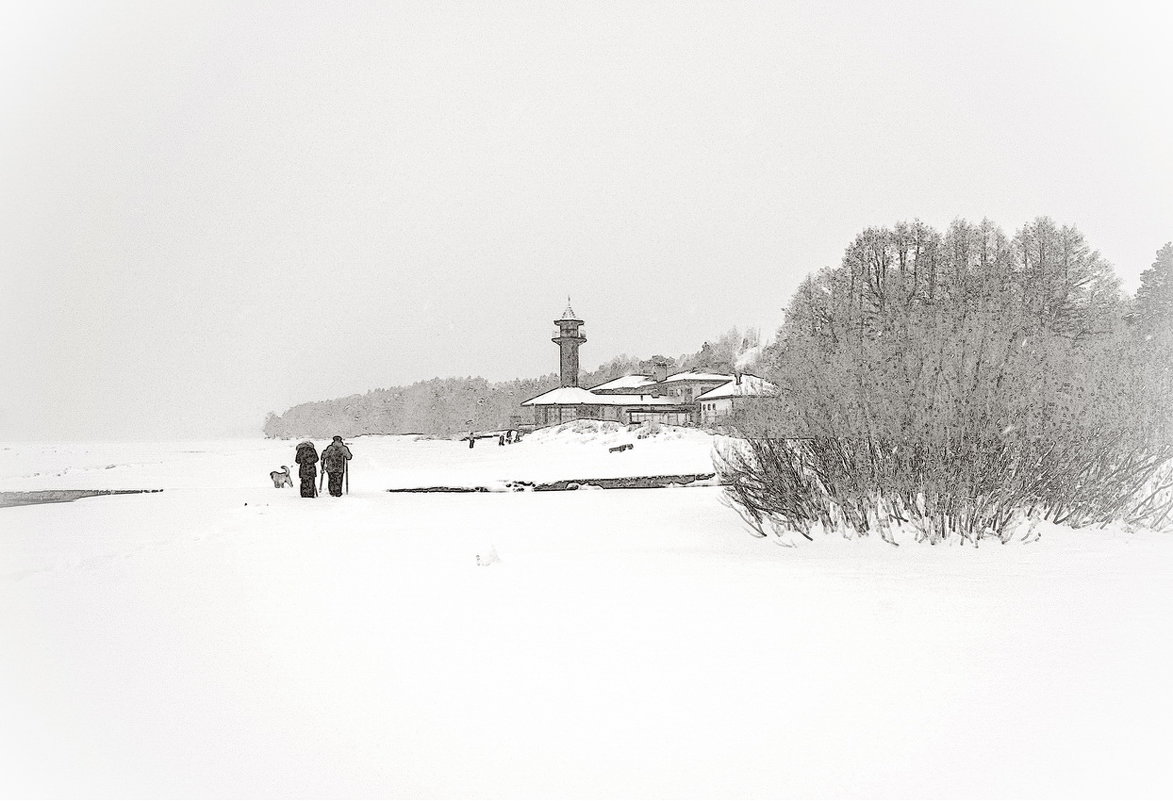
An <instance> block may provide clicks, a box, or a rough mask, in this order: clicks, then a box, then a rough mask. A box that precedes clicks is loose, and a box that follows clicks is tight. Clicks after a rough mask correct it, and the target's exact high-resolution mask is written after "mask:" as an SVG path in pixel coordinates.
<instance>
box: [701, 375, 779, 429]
mask: <svg viewBox="0 0 1173 801" xmlns="http://www.w3.org/2000/svg"><path fill="white" fill-rule="evenodd" d="M777 390H778V388H777V386H775V385H774V384H771V383H770V382H769V381H767V380H766V379H764V378H759V377H758V376H756V375H752V374H750V373H742V374H739V375H736V376H734V378H733V380H732V381H727V382H725V383H724V384H722V385H721V386H719V387H717V388H716V389H711V390H709V391H708V392H706V393H704V394H703V395H699V396H697V399H696V402H697V406H698V407H699V408H698V411H699V413H700V418H699V419H700V422H701V425H711V424H713V423H716V422H719V421H720V420H722V419H723V418H726V417H728V416H729V415H731V414H733V413H734V412H735V411H737V410H738V408H739V407H740V406H744V404H745V403H746V399H747V398H760V397H764V396H768V395H773V394H774V393H775V392H777Z"/></svg>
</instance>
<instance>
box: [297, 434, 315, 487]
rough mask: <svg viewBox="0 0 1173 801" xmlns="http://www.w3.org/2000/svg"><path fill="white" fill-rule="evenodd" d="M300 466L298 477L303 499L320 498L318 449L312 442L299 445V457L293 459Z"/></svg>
mask: <svg viewBox="0 0 1173 801" xmlns="http://www.w3.org/2000/svg"><path fill="white" fill-rule="evenodd" d="M293 461H294V462H296V463H297V464H298V465H300V466H299V468H298V471H297V477H298V478H300V479H301V497H303V498H316V497H317V496H318V490H317V487H315V486H314V485H315V484H316V483H317V482H316V481H315V479H317V477H318V449H317V448H315V447H314V443H312V442H310V441H308V440H307V441H305V442H299V443H297V455H296V456H295V457H294V459H293Z"/></svg>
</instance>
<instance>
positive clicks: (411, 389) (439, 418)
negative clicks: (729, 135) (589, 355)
mask: <svg viewBox="0 0 1173 801" xmlns="http://www.w3.org/2000/svg"><path fill="white" fill-rule="evenodd" d="M760 344H761V343H760V334H759V332H758V331H757V330H756V329H753V328H750V329H747V330H745V331H741V330H739V329H737V328H732V329H730V330H729V331H727V332H726V333H725V334H723V335H722V336H720V337H719V338H718V339H717V340H716V341H713V342H705V343H704V345H702V346H701V348H700V349H699V350H697V351H696V352H695V353H688V354H684V355H682V356H680V357H678V358H673V357H671V356H662V355H659V354H654V355H652V356H651V357H649V358H647V359H639V358H635V357H632V356H627V355H626V354H625V355H622V356H616V357H615V358H613V359H611V360H610V361H608V362H606V363H605V364H602V365H600V366H599V367H598V369H596V370H593V371H590V372H584V373H581V374H580V376H579V384H580V386H583V387H592V386H595V385H597V384H601V383H603V382H604V381H609V380H611V379H612V378H618V377H619V376H623V375H628V374H631V373H646V374H650V373H651V372H652V363H653V361H655V360H657V359H663V360H664V361H666V362H667V363H668V369H669V370H670V371H674V370H688V369H703V370H712V371H715V372H732V371H733V369H734V366H735V364H736V363H738V362H739V361H740V362H741V365H740V366H741V367H743V368H744V367H746V365H752V361H753V358H754V356H755V355H756V354H757V353H758V351H759V349H760ZM557 386H558V375H557V373H549V374H547V375H544V376H541V377H539V378H520V379H515V380H513V381H498V382H489V381H486V380H485V379H483V378H479V377H467V378H433V379H431V380H428V381H419V382H416V383H414V384H411V385H409V386H401V387H388V388H385V389H384V388H380V389H373V390H370V391H369V392H366V393H364V394H361V395H348V396H346V397H344V398H333V399H331V400H322V401H311V402H308V403H301V404H298V405H297V406H294V407H293V408H291V409H288V410H287V411H286V412H285V413H284V414H276V413H273V412H270V413H269V414H268V416H267V417H266V418H265V425H264V432H265V436H266V437H270V438H295V437H328V436H333V435H334V434H341V435H343V436H356V435H358V434H429V435H434V436H443V437H447V436H453V435H456V434H460V433H461V432H467V431H485V430H494V429H498V428H503V427H505V426H508V425H509V422H510V418H511V417H512V416H513V415H518V414H521V413H522V412H523V411H524V410H523V409H522V408H521V402H522V401H524V400H528V399H529V398H532V397H534V396H536V395H540V394H542V393H543V392H546V391H547V390H550V389H554V388H555V387H557Z"/></svg>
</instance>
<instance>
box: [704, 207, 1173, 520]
mask: <svg viewBox="0 0 1173 801" xmlns="http://www.w3.org/2000/svg"><path fill="white" fill-rule="evenodd" d="M1162 254H1163V255H1162ZM1171 268H1173V249H1171V248H1168V247H1167V248H1165V249H1163V250H1162V252H1161V254H1159V257H1158V262H1157V264H1155V265H1154V267H1153V269H1152V270H1150V271H1149V272H1147V273H1146V274H1145V276H1146V278H1145V283H1144V286H1143V287H1142V291H1141V292H1139V293H1138V297H1137V299H1136V301H1129V299H1128V298H1126V297H1125V296H1123V295H1122V294H1121V293H1120V292H1119V290H1118V288H1117V284H1116V280H1115V278H1114V276H1113V275H1112V272H1111V269H1110V268H1109V266H1108V265H1107V264H1106V262H1104V260H1103V259H1102V258H1101V257H1100V256H1099V254H1098V253H1095V252H1093V251H1092V250H1091V249H1090V248H1089V247H1088V246H1087V244H1086V243H1085V242H1084V239H1083V237H1082V235H1080V233H1079V232H1078V231H1076V230H1075V229H1073V228H1069V227H1062V228H1061V227H1057V226H1056V225H1055V224H1054V223H1052V222H1051V221H1050V220H1047V219H1040V220H1037V221H1035V222H1033V223H1031V224H1029V225H1027V226H1025V227H1024V228H1023V229H1022V230H1020V231H1019V232H1018V233H1017V234H1016V235H1015V236H1014V238H1013V239H1010V238H1007V237H1006V236H1005V235H1004V234H1003V233H1002V232H1001V231H1000V230H999V229H998V228H997V227H996V226H994V225H993V224H991V223H990V222H988V221H984V222H982V223H981V224H980V225H972V224H969V223H966V222H956V223H954V224H953V225H952V226H951V227H950V229H949V230H948V231H947V232H946V233H945V234H944V235H941V234H938V233H937V232H935V231H933V230H932V229H930V228H928V227H927V226H924V225H922V224H920V223H914V224H911V225H908V224H900V225H897V226H895V227H893V228H891V229H869V230H867V231H865V232H863V233H862V234H860V235H859V236H858V237H857V238H856V240H855V241H854V242H853V243H852V245H851V246H850V247H849V248H848V249H847V251H846V253H845V255H844V259H843V262H842V264H841V265H840V266H839V267H838V268H835V269H827V270H824V271H822V272H820V273H819V274H817V275H815V276H811V277H809V278H808V279H807V280H806V281H805V282H804V283H803V285H802V286H801V288H800V290H799V292H798V293H796V295H795V297H794V298H793V300H792V301H791V303H790V306H789V308H788V310H787V318H786V322H785V324H784V326H783V328H782V330H781V331H780V332H779V337H778V340H777V342H776V343H775V344H774V346H773V347H772V348H771V349H770V351H769V352H768V353H767V355H766V359H765V361H766V363H767V364H768V372H769V374H770V377H771V379H772V380H774V381H775V382H776V383H778V385H779V386H781V387H783V388H784V391H783V392H782V393H781V394H780V395H779V397H777V398H774V399H771V400H768V401H764V402H762V403H761V404H758V405H757V406H756V407H754V408H753V409H752V410H750V411H748V412H747V413H745V414H743V415H742V416H741V418H740V419H739V420H738V421H737V422H738V426H739V428H740V429H741V432H742V433H743V434H744V436H745V439H744V440H743V442H742V443H741V444H740V445H737V446H732V447H730V448H729V449H728V450H727V451H726V452H725V453H724V455H723V460H722V462H723V464H722V472H723V474H724V478H725V481H726V482H727V486H728V493H729V497H730V499H731V500H732V501H733V503H734V504H735V506H736V507H737V508H738V509H739V511H741V512H742V514H743V516H745V518H746V519H747V521H749V522H750V523H751V525H753V526H754V528H755V529H756V530H757V531H758V532H759V533H763V534H764V533H766V532H767V531H768V530H771V529H778V530H783V529H786V530H798V531H801V532H804V533H809V532H810V531H811V529H812V528H814V527H815V526H820V525H821V526H823V527H825V528H837V529H843V530H848V531H854V532H857V533H868V532H871V531H879V532H880V533H881V534H885V532H886V531H887V529H888V527H889V526H891V525H896V524H906V525H909V526H912V527H914V528H916V529H917V530H918V531H919V532H920V536H921V537H923V538H925V539H928V540H931V541H938V540H940V539H942V538H944V537H947V536H949V535H951V534H957V535H959V536H961V537H964V538H969V539H977V538H980V537H983V536H990V535H993V536H998V537H1000V538H1006V537H1008V536H1010V535H1011V533H1012V531H1013V530H1014V528H1015V527H1016V525H1017V524H1018V523H1019V522H1021V521H1023V520H1026V519H1030V518H1039V517H1041V518H1047V519H1051V520H1055V521H1058V522H1066V523H1070V524H1072V525H1088V524H1095V523H1107V522H1111V521H1117V520H1124V521H1129V522H1134V523H1138V524H1145V525H1153V526H1159V525H1165V524H1167V523H1169V522H1171V521H1170V506H1171V505H1173V496H1171V494H1170V492H1169V491H1168V490H1169V488H1167V487H1163V485H1160V484H1159V483H1158V484H1154V481H1158V480H1159V476H1160V474H1161V473H1160V471H1161V469H1162V465H1165V464H1166V463H1167V462H1169V460H1170V459H1171V458H1173V436H1171V433H1173V427H1171V425H1170V422H1171V421H1170V414H1169V406H1168V398H1169V397H1170V396H1169V394H1168V393H1169V390H1170V381H1169V378H1170V369H1169V365H1170V353H1171V349H1170V345H1171V344H1173V342H1170V339H1169V335H1168V332H1169V328H1170V316H1169V315H1168V313H1167V309H1168V308H1173V304H1170V303H1169V302H1168V295H1169V291H1170V287H1171V285H1173V282H1169V281H1168V280H1167V278H1168V275H1169V273H1170V270H1171ZM1163 310H1164V311H1163Z"/></svg>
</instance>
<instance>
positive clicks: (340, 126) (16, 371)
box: [0, 0, 1173, 440]
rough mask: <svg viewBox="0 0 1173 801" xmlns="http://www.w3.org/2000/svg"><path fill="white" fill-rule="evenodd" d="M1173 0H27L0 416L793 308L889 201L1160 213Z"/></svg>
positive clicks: (15, 80)
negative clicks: (796, 0)
mask: <svg viewBox="0 0 1173 801" xmlns="http://www.w3.org/2000/svg"><path fill="white" fill-rule="evenodd" d="M1171 23H1173V4H1169V3H1158V4H1153V5H1127V4H1122V3H1119V2H1113V3H1104V4H1098V5H1086V6H1084V5H1078V4H1071V3H1062V4H1048V5H1032V4H1025V3H1019V2H1014V3H1008V4H1004V5H1000V4H981V5H978V4H960V3H944V2H941V3H883V4H880V3H863V2H860V3H842V4H832V3H809V4H782V3H728V2H720V3H706V4H698V3H678V2H673V3H649V2H640V3H634V2H633V3H622V4H620V3H604V2H598V1H597V0H591V2H583V3H573V4H572V3H562V2H559V3H549V2H540V3H538V2H535V3H490V2H482V3H467V4H440V3H431V2H426V3H418V4H415V3H357V2H354V3H288V2H273V3H243V2H232V3H223V4H215V3H208V2H199V3H196V2H191V3H186V4H179V3H165V4H164V3H92V2H86V3H79V4H76V5H75V4H66V5H63V4H55V3H46V2H28V3H9V4H6V5H3V6H2V7H0V104H2V106H0V109H2V110H0V299H2V301H3V311H2V312H0V369H3V373H4V382H3V385H2V386H3V388H2V389H0V439H6V440H27V439H72V438H78V439H101V438H115V437H118V438H121V437H132V438H152V437H176V436H219V435H225V434H235V433H250V434H251V433H259V427H260V424H261V421H262V419H263V416H264V414H265V412H267V411H269V410H274V411H278V412H280V411H283V410H284V409H286V408H287V407H288V406H290V405H293V404H295V403H298V402H301V401H305V400H319V399H324V398H329V397H336V396H339V395H345V394H350V393H354V392H363V391H366V390H368V389H372V388H375V387H381V386H382V387H385V386H392V385H395V384H403V383H410V382H412V381H416V380H420V379H426V378H430V377H433V376H437V375H439V376H450V375H483V376H485V377H486V378H489V379H493V380H495V379H504V378H513V377H518V376H534V375H539V374H542V373H546V372H553V371H555V370H556V369H557V348H556V347H555V346H554V345H553V344H551V343H550V341H549V332H550V329H552V328H553V325H552V320H553V319H554V318H555V317H556V316H558V313H559V312H561V311H562V308H563V306H564V305H565V301H566V295H567V294H570V295H571V296H572V298H573V302H574V307H575V310H576V311H577V312H578V313H579V315H580V316H581V317H583V318H585V319H586V321H587V325H586V331H587V333H588V336H589V338H590V340H589V342H588V343H587V344H586V345H585V346H584V347H583V351H582V358H583V366H584V367H586V368H593V367H595V366H596V365H598V364H599V363H601V362H603V361H605V360H606V359H609V358H610V357H612V356H614V355H616V354H619V353H624V352H626V353H630V354H632V355H640V356H647V355H650V354H652V353H654V352H662V353H668V354H673V355H675V354H679V353H682V352H685V351H691V350H695V349H696V348H697V347H699V345H700V344H701V342H703V341H704V340H705V339H707V338H713V337H716V336H717V335H719V334H720V333H721V332H723V331H725V330H727V329H728V328H730V327H731V326H734V325H737V326H740V327H744V326H760V327H762V328H763V329H765V332H772V331H773V330H774V329H775V328H776V326H777V325H778V323H779V322H780V320H781V314H780V309H781V308H782V307H783V306H784V305H785V303H786V301H787V298H788V297H789V295H790V293H791V291H792V290H793V288H794V287H795V285H796V284H797V282H798V281H799V280H800V279H801V278H802V276H803V275H804V274H805V273H806V272H808V271H810V270H813V269H817V268H819V267H822V266H824V265H827V264H833V263H837V262H838V261H839V258H840V256H841V254H842V251H843V248H844V247H845V246H846V245H847V244H848V243H849V242H850V240H851V238H852V237H853V236H854V235H855V234H856V233H857V232H858V231H860V230H862V229H863V228H865V227H867V226H870V225H887V224H891V223H894V222H896V221H897V220H901V219H912V218H914V217H919V218H921V219H923V220H925V221H926V222H928V223H930V224H933V225H935V226H938V227H944V226H946V225H947V224H948V223H949V221H950V220H951V219H953V218H955V217H959V216H960V217H968V218H971V219H975V220H977V219H980V218H982V217H983V216H987V217H990V218H991V219H993V220H994V221H996V222H998V223H999V224H1000V225H1002V226H1003V227H1004V228H1005V229H1007V231H1008V232H1009V233H1012V232H1013V230H1014V229H1016V228H1017V227H1019V226H1020V225H1022V224H1023V223H1024V222H1026V221H1027V220H1029V219H1031V218H1032V217H1034V216H1036V215H1039V214H1047V215H1050V216H1051V217H1053V218H1055V219H1056V220H1057V221H1059V222H1061V223H1072V224H1075V225H1077V226H1078V227H1080V228H1081V229H1082V230H1083V231H1084V233H1085V234H1086V235H1087V237H1088V239H1089V241H1090V242H1091V243H1092V245H1093V246H1094V247H1096V248H1098V249H1099V250H1100V251H1101V252H1102V253H1103V254H1104V255H1105V256H1106V257H1107V258H1108V259H1109V260H1110V261H1111V262H1112V263H1113V264H1114V265H1115V267H1116V270H1117V272H1118V274H1119V275H1120V276H1121V279H1122V281H1123V283H1124V286H1125V287H1126V288H1127V289H1129V290H1130V291H1132V290H1135V287H1136V285H1137V282H1138V276H1139V274H1140V272H1141V271H1142V270H1143V269H1145V268H1146V267H1148V265H1149V264H1150V263H1151V262H1152V261H1153V256H1154V253H1155V251H1156V250H1157V248H1159V247H1160V246H1161V245H1162V244H1164V243H1165V242H1167V241H1169V240H1170V239H1173V127H1171V126H1170V122H1171V119H1173V113H1171V107H1173V106H1171V104H1173V47H1171V46H1170V44H1169V42H1170V39H1169V35H1170V30H1171V27H1173V26H1171Z"/></svg>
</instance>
